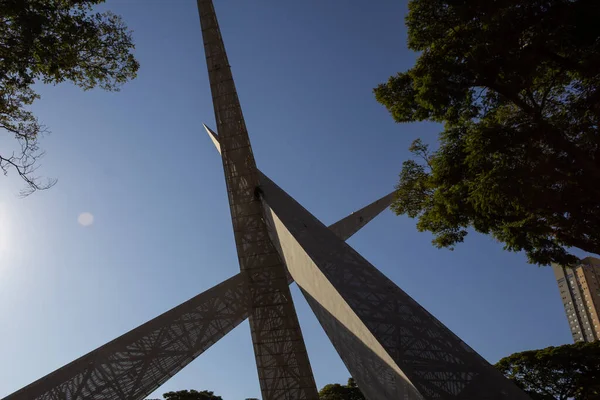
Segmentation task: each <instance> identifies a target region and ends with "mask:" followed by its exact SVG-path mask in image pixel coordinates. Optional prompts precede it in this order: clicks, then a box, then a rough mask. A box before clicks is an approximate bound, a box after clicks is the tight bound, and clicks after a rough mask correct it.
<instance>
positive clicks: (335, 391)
mask: <svg viewBox="0 0 600 400" xmlns="http://www.w3.org/2000/svg"><path fill="white" fill-rule="evenodd" d="M319 399H320V400H365V396H363V394H362V392H361V391H360V389H359V388H358V386H357V385H356V382H354V379H352V378H350V379H348V384H347V385H340V384H339V383H330V384H328V385H325V386H323V389H321V390H320V391H319Z"/></svg>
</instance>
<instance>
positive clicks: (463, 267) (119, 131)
mask: <svg viewBox="0 0 600 400" xmlns="http://www.w3.org/2000/svg"><path fill="white" fill-rule="evenodd" d="M215 3H216V4H215V7H216V10H217V14H218V16H219V20H220V23H221V30H222V33H223V36H224V39H225V43H226V46H227V51H228V53H229V59H230V63H231V65H232V69H233V73H234V77H235V79H236V82H237V88H238V90H239V94H240V98H241V101H242V106H243V109H244V113H245V117H246V122H247V125H248V128H249V132H250V137H251V140H252V144H253V146H254V152H255V155H256V159H257V163H258V165H259V167H260V168H261V169H262V170H263V171H264V172H265V173H267V174H268V175H269V176H270V177H271V178H272V179H274V180H275V181H276V182H277V183H278V184H279V185H280V186H282V187H283V188H284V189H285V190H286V191H288V193H290V194H291V195H293V196H295V197H296V199H297V200H298V201H300V202H301V203H302V204H303V205H304V206H305V207H306V208H307V209H308V210H310V211H311V212H312V213H313V214H314V215H316V216H317V217H318V218H320V219H321V220H322V221H323V222H324V223H326V224H329V223H332V222H334V221H336V220H337V219H339V218H341V217H343V216H345V215H346V214H348V213H350V212H351V211H353V210H355V209H357V208H360V207H362V206H364V205H365V204H367V203H370V202H371V201H373V200H375V199H376V198H378V197H380V196H382V195H384V194H386V193H388V192H389V191H390V190H391V189H392V188H393V187H394V185H395V183H396V181H397V176H398V172H399V171H400V168H401V164H402V161H403V160H405V159H406V158H407V157H408V152H407V148H408V146H409V145H410V142H411V141H412V140H414V139H416V138H418V137H421V138H423V139H424V140H425V141H428V142H430V143H435V140H436V134H437V132H438V131H439V127H438V126H436V125H434V124H427V123H420V124H407V125H398V124H395V123H394V122H393V121H392V118H391V117H390V116H389V114H388V113H387V111H386V110H385V108H384V107H383V106H381V105H379V104H378V103H377V102H376V101H375V100H374V97H373V94H372V89H373V87H375V86H376V85H377V84H378V83H380V82H383V81H385V80H386V79H387V78H388V76H389V75H392V74H394V73H395V72H397V71H400V70H405V69H407V68H410V67H411V65H412V64H413V63H414V61H415V54H414V53H412V52H411V51H409V50H407V48H406V29H405V27H404V23H403V22H404V15H405V14H406V11H407V6H406V2H405V1H396V0H393V1H392V0H385V1H384V0H380V1H370V2H366V1H362V0H327V1H322V0H305V1H265V0H260V1H259V0H253V1H248V0H227V1H225V0H215ZM103 8H108V9H111V10H112V11H114V12H115V13H117V14H121V15H122V16H123V18H124V19H125V21H126V22H127V24H128V25H129V26H130V28H131V29H133V30H134V38H135V42H136V45H137V48H136V55H137V57H138V59H139V61H140V63H141V69H140V72H139V77H138V78H137V79H136V80H135V81H133V82H131V83H129V84H127V85H126V86H125V87H124V88H123V90H122V91H121V92H120V93H105V92H102V91H99V90H98V91H90V92H83V91H81V90H80V89H78V88H75V87H73V86H71V85H69V84H62V85H59V86H56V87H46V86H43V87H40V88H39V90H40V93H41V94H42V99H41V100H40V101H38V102H37V103H36V104H35V107H34V108H35V112H36V113H37V115H38V116H39V118H40V120H41V121H42V122H43V123H44V124H46V125H47V126H48V128H49V129H50V130H51V131H52V134H51V135H49V136H47V137H45V138H44V139H43V141H42V146H43V147H44V149H45V150H46V151H47V155H46V157H45V158H44V160H43V163H42V164H43V165H42V167H41V168H40V170H39V172H40V173H41V174H43V175H46V176H51V177H56V178H58V184H57V185H56V186H55V187H54V188H53V189H51V190H48V191H45V192H39V193H36V194H34V195H32V196H30V197H28V198H25V199H19V198H18V197H17V193H18V190H19V188H20V187H21V183H20V182H19V181H18V180H17V179H16V178H14V174H13V176H12V177H9V178H0V179H2V183H1V184H0V359H1V360H2V362H0V397H3V396H5V395H8V394H9V393H12V392H13V391H15V390H17V389H19V388H21V387H22V386H24V385H26V384H28V383H30V382H31V381H33V380H35V379H37V378H39V377H41V376H43V375H45V374H46V373H49V372H51V371H52V370H54V369H56V368H58V367H60V366H62V365H63V364H65V363H67V362H69V361H71V360H73V359H75V358H77V357H79V356H80V355H83V354H84V353H86V352H88V351H90V350H92V349H94V348H96V347H97V346H99V345H101V344H104V343H105V342H107V341H109V340H111V339H113V338H114V337H116V336H118V335H120V334H122V333H124V332H126V331H127V330H129V329H131V328H134V327H136V326H137V325H139V324H141V323H143V322H145V321H147V320H148V319H151V318H153V317H155V316H156V315H158V314H160V313H162V312H163V311H166V310H167V309H169V308H171V307H173V306H176V305H178V304H179V303H181V302H182V301H185V300H187V299H188V298H190V297H192V296H194V295H196V294H198V293H200V292H202V291H204V290H206V289H208V288H210V287H212V286H214V285H215V284H217V283H219V282H221V281H222V280H223V279H226V278H228V277H230V276H232V275H234V274H235V273H236V272H237V271H238V268H239V267H238V265H237V259H236V255H235V246H234V241H233V234H232V229H231V222H230V216H229V209H228V204H227V197H226V193H225V183H224V179H223V172H222V166H221V161H220V160H219V156H218V154H217V153H216V151H215V149H214V148H213V145H212V143H211V142H210V140H209V139H208V137H207V136H206V134H205V133H204V131H203V130H202V125H201V123H202V122H206V123H207V124H208V125H209V126H212V127H214V125H215V124H214V116H213V108H212V104H211V99H210V90H209V86H208V77H207V73H206V66H205V61H204V53H203V48H202V38H201V32H200V27H199V20H198V14H197V11H196V3H195V1H193V0H171V1H166V0H165V1H159V0H128V1H116V0H112V1H111V0H109V1H108V2H107V4H106V5H105V6H103ZM4 140H6V139H4ZM3 143H5V142H3ZM84 212H88V213H91V214H92V215H93V217H94V220H93V223H92V224H91V225H89V226H82V225H81V224H79V223H78V217H79V215H80V214H81V213H84ZM88 222H89V221H88ZM430 241H431V236H430V234H428V233H418V232H417V231H416V229H415V221H413V220H411V219H409V218H407V217H397V216H395V215H393V214H392V213H391V212H390V211H386V212H384V213H383V214H381V215H380V216H379V217H378V218H377V219H376V220H374V221H373V222H372V223H370V224H369V225H367V227H365V228H364V229H363V230H362V231H361V232H360V233H359V234H357V235H356V236H355V237H353V238H352V239H351V240H350V244H351V245H353V246H354V247H355V248H356V249H357V250H358V251H359V252H360V253H361V254H363V255H364V256H365V257H366V258H367V259H368V260H369V261H371V262H372V263H373V264H374V265H375V266H377V267H378V268H380V269H381V270H382V271H383V272H384V273H385V274H387V275H388V276H389V277H390V278H391V279H392V280H393V281H394V282H396V283H397V284H398V285H399V286H400V287H401V288H403V289H404V290H405V291H407V292H408V293H409V294H410V295H412V296H413V297H414V298H415V299H416V300H417V301H418V302H420V303H421V304H422V305H423V306H424V307H426V308H427V309H428V310H429V311H430V312H432V313H433V314H434V315H435V316H436V317H438V318H439V319H440V320H441V321H442V322H444V323H445V324H446V325H447V326H448V327H449V328H450V329H452V330H453V331H454V332H455V333H456V334H458V335H459V336H460V337H461V338H462V339H463V340H465V341H466V342H467V343H468V344H470V345H471V346H472V347H474V348H475V349H476V350H477V351H479V352H480V353H481V354H482V355H483V356H484V357H485V358H487V359H488V360H489V361H490V362H495V361H497V360H498V359H499V358H501V357H504V356H506V355H509V354H511V353H513V352H517V351H521V350H527V349H533V348H542V347H546V346H550V345H560V344H563V343H570V342H571V335H570V332H569V328H568V324H567V322H566V319H565V316H564V312H563V309H562V305H561V302H560V297H559V296H558V289H557V287H556V284H555V281H554V278H553V274H552V271H551V269H549V268H538V267H536V266H532V265H528V264H527V263H526V260H525V256H524V255H523V254H515V253H508V252H504V251H503V250H502V246H501V245H500V244H498V243H496V242H495V241H494V240H492V239H491V238H489V237H485V236H482V235H478V234H472V235H469V237H468V238H467V241H466V243H464V244H463V245H460V246H458V248H457V249H456V250H455V251H454V252H451V251H448V250H438V249H436V248H434V247H432V246H431V244H430ZM293 295H294V300H295V302H296V306H297V308H298V313H299V318H300V322H301V325H302V327H303V332H304V336H305V340H306V344H307V348H308V352H309V356H310V359H311V363H312V366H313V370H314V373H315V378H316V381H317V384H318V386H319V387H322V386H323V385H325V384H327V383H331V382H345V381H346V379H347V378H348V376H349V374H348V372H347V370H346V369H345V367H344V365H343V364H342V362H341V361H340V360H339V358H338V356H337V354H336V353H335V350H334V349H333V347H332V346H331V344H330V343H329V341H328V339H327V337H326V336H325V334H324V332H323V330H322V329H321V328H320V326H319V325H318V323H317V320H316V318H315V317H314V316H313V315H312V314H311V311H310V309H309V307H308V306H307V304H306V303H305V301H304V299H303V298H302V296H301V295H299V291H298V290H297V288H295V287H294V288H293ZM179 389H198V390H204V389H207V390H213V391H215V393H217V394H219V395H221V396H223V398H224V399H225V400H234V399H244V398H246V397H260V390H259V385H258V379H257V374H256V369H255V364H254V357H253V354H252V347H251V341H250V332H249V327H248V324H247V323H243V324H242V325H241V326H239V327H238V328H237V329H236V330H235V331H233V332H232V333H231V334H230V335H228V336H227V337H225V338H224V339H223V340H221V341H220V342H219V343H217V344H216V345H214V346H213V347H212V348H211V349H209V350H208V351H207V352H206V353H204V354H203V355H202V356H201V357H199V358H198V359H197V360H196V361H194V362H193V363H192V364H190V365H189V366H188V367H186V368H185V369H184V370H183V371H182V372H181V373H179V374H178V375H176V376H175V377H174V378H172V379H171V380H170V381H168V382H167V383H166V384H165V385H164V386H163V387H162V388H160V389H159V390H158V391H157V392H156V393H155V394H154V395H153V396H149V397H159V395H160V394H162V393H164V392H166V391H170V390H179Z"/></svg>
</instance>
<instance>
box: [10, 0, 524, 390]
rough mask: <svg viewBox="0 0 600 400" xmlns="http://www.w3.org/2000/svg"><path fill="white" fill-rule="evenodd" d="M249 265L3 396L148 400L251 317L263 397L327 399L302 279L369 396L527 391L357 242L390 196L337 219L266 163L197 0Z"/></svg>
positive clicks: (242, 258)
mask: <svg viewBox="0 0 600 400" xmlns="http://www.w3.org/2000/svg"><path fill="white" fill-rule="evenodd" d="M198 10H199V15H200V25H201V28H202V37H203V39H204V52H205V55H206V63H207V67H208V75H209V81H210V87H211V92H212V99H213V105H214V112H215V121H216V128H217V132H218V134H217V133H215V132H214V131H212V130H211V129H209V128H208V127H206V126H204V128H205V130H206V132H207V133H208V135H209V137H210V138H211V139H212V141H213V142H214V144H215V146H216V148H217V150H218V151H219V153H220V155H221V160H222V163H223V169H224V172H225V181H226V187H227V195H228V199H229V205H230V209H231V219H232V223H233V230H234V237H235V245H236V249H237V254H238V260H239V266H240V272H239V273H238V274H237V275H235V276H233V277H231V278H229V279H228V280H226V281H224V282H222V283H220V284H218V285H216V286H214V287H213V288H211V289H209V290H207V291H205V292H203V293H201V294H199V295H197V296H196V297H194V298H192V299H190V300H188V301H186V302H184V303H183V304H181V305H179V306H177V307H175V308H173V309H171V310H169V311H167V312H165V313H164V314H162V315H159V316H158V317H156V318H154V319H152V320H150V321H148V322H146V323H145V324H143V325H141V326H139V327H137V328H135V329H133V330H131V331H129V332H127V333H125V334H124V335H122V336H120V337H118V338H116V339H114V340H113V341H111V342H109V343H107V344H105V345H103V346H101V347H99V348H97V349H96V350H93V351H91V352H90V353H88V354H86V355H84V356H82V357H80V358H78V359H76V360H75V361H73V362H71V363H69V364H67V365H65V366H64V367H62V368H60V369H58V370H56V371H54V372H51V373H50V374H48V375H46V376H45V377H43V378H40V379H39V380H37V381H35V382H33V383H31V384H30V385H28V386H26V387H24V388H23V389H21V390H19V391H17V392H15V393H13V394H11V395H9V396H8V397H6V398H5V399H4V400H80V399H82V400H83V399H94V400H142V399H144V398H145V397H146V396H147V395H149V394H150V393H152V392H153V391H155V390H156V389H157V388H159V387H160V386H161V385H162V384H163V383H164V382H166V381H167V380H168V379H169V378H171V377H172V376H173V375H175V374H176V373H177V372H179V371H180V370H181V369H182V368H184V367H185V366H186V365H188V364H189V363H190V362H191V361H193V360H194V359H195V358H196V357H198V356H199V355H200V354H202V353H203V352H204V351H205V350H207V349H208V348H209V347H210V346H212V345H213V344H214V343H216V342H217V341H218V340H219V339H221V338H222V337H223V336H225V335H226V334H227V333H228V332H229V331H231V330H232V329H233V328H235V327H236V326H237V325H239V324H240V323H241V322H242V321H244V320H245V319H246V318H248V320H249V323H250V330H251V336H252V343H253V347H254V354H255V359H256V366H257V370H258V377H259V382H260V388H261V392H262V397H263V399H264V400H300V399H307V400H317V399H318V394H317V388H316V385H315V380H314V378H313V373H312V369H311V366H310V361H309V357H308V353H307V351H306V347H305V344H304V339H303V337H302V331H301V329H300V325H299V323H298V318H297V315H296V311H295V308H294V302H293V300H292V297H291V294H290V289H289V285H290V284H291V283H292V282H295V283H296V284H297V285H298V287H299V288H300V290H301V292H302V294H303V295H304V297H305V299H306V301H307V302H308V304H309V305H310V307H311V309H312V311H313V312H314V313H315V315H316V317H317V319H318V320H319V322H320V323H321V325H322V327H323V329H324V330H325V332H326V334H327V336H328V337H329V339H330V340H331V342H332V344H333V345H334V347H335V349H336V350H337V352H338V354H339V355H340V357H341V359H342V360H343V362H344V364H345V365H346V367H347V368H348V370H349V371H350V373H351V374H352V376H353V377H354V379H355V380H356V382H357V383H358V385H359V387H360V389H361V390H362V392H363V393H364V394H365V396H366V397H367V398H368V399H369V400H388V399H389V400H391V399H402V400H408V399H410V400H416V399H428V400H429V399H443V400H446V399H448V400H449V399H455V400H458V399H460V400H527V399H529V397H528V396H527V395H525V394H524V393H523V392H522V391H521V390H520V389H518V388H517V387H516V386H515V385H513V384H512V383H511V382H510V381H508V380H507V379H505V378H504V376H503V375H502V374H501V373H500V372H498V371H497V370H496V369H494V368H493V367H492V366H491V365H490V364H489V363H488V362H487V361H485V360H484V359H483V358H482V357H481V356H479V355H478V354H477V353H476V352H475V351H474V350H473V349H471V348H470V347H469V346H467V345H466V344H465V343H464V342H463V341H462V340H460V339H459V338H458V337H457V336H456V335H454V334H453V333H452V332H451V331H450V330H449V329H448V328H446V327H445V326H444V325H443V324H442V323H441V322H440V321H438V320H437V319H436V318H435V317H433V316H432V315H431V314H430V313H428V312H427V311H426V310H425V309H424V308H423V307H421V306H420V305H419V304H418V303H417V302H416V301H415V300H413V299H412V298H411V297H410V296H408V295H407V294H406V293H405V292H404V291H402V289H400V288H399V287H398V286H397V285H396V284H395V283H394V282H392V281H391V280H390V279H388V278H387V277H386V276H385V275H383V274H382V273H381V272H380V271H379V270H378V269H377V268H375V267H374V266H373V265H371V264H370V263H369V262H368V261H367V260H366V259H364V258H363V257H362V256H361V255H360V254H358V253H357V252H356V251H355V250H354V249H353V248H352V247H350V246H349V245H348V244H347V243H346V240H347V239H348V238H349V237H351V236H352V235H353V234H354V233H356V232H357V231H358V230H359V229H361V228H362V227H363V226H364V225H365V224H367V223H368V222H369V221H370V220H372V219H373V218H374V217H375V216H377V215H378V214H379V213H380V212H381V211H383V210H384V209H385V208H387V207H388V206H389V204H390V202H391V200H392V194H389V195H386V196H384V197H382V198H381V199H379V200H377V201H375V202H374V203H372V204H369V205H368V206H366V207H364V208H362V209H360V210H358V211H357V212H355V213H352V214H350V215H349V216H348V217H346V218H344V219H342V220H340V221H338V222H337V223H335V224H333V225H331V226H329V227H327V226H325V225H323V223H321V222H320V221H319V220H318V219H317V218H316V217H314V216H313V215H312V214H311V213H310V212H309V211H308V210H306V209H305V208H303V207H302V205H300V204H299V203H298V202H297V201H296V200H294V199H293V198H292V197H291V196H290V195H289V194H287V193H286V192H285V191H284V190H283V189H281V188H280V187H279V186H277V185H276V184H275V183H274V182H273V181H271V180H270V179H269V178H268V177H267V176H266V175H265V174H263V173H262V172H261V171H260V170H259V169H258V168H257V166H256V162H255V160H254V155H253V152H252V147H251V145H250V139H249V136H248V131H247V129H246V124H245V122H244V117H243V115H242V109H241V106H240V102H239V99H238V95H237V91H236V88H235V84H234V81H233V76H232V74H231V68H230V65H229V62H228V59H227V54H226V52H225V46H224V44H223V40H222V37H221V33H220V30H219V25H218V22H217V18H216V14H215V10H214V6H213V3H212V0H198Z"/></svg>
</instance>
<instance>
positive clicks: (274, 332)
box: [198, 0, 319, 400]
mask: <svg viewBox="0 0 600 400" xmlns="http://www.w3.org/2000/svg"><path fill="white" fill-rule="evenodd" d="M198 11H199V14H200V25H201V27H202V38H203V41H204V53H205V56H206V65H207V69H208V77H209V82H210V89H211V93H212V100H213V107H214V111H215V121H216V123H217V131H218V132H219V138H220V141H221V152H222V157H221V159H222V161H223V170H224V172H225V184H226V187H227V193H228V199H229V205H230V211H231V220H232V222H233V233H234V238H235V243H236V247H237V254H238V260H239V265H240V270H241V273H242V275H243V276H244V278H245V279H246V280H247V282H248V302H249V303H248V309H249V318H248V320H249V322H250V332H251V336H252V345H253V347H254V356H255V359H256V367H257V370H258V379H259V383H260V388H261V392H262V397H263V399H264V400H275V399H284V398H290V399H306V400H318V397H319V396H318V393H317V386H316V383H315V379H314V377H313V373H312V368H311V366H310V361H309V359H308V354H307V352H306V346H305V344H304V338H303V336H302V330H301V329H300V323H299V322H298V316H297V314H296V308H295V307H294V302H293V299H292V295H291V292H290V288H289V285H288V277H287V270H286V268H285V265H284V264H283V262H282V261H281V258H280V256H279V254H278V253H277V251H276V250H275V247H274V246H273V243H272V242H271V240H270V237H269V232H268V227H267V225H266V223H265V218H264V211H263V208H262V205H261V201H260V192H259V185H260V182H259V180H258V169H257V168H256V162H255V160H254V154H253V152H252V147H251V145H250V138H249V136H248V130H247V128H246V124H245V122H244V117H243V114H242V108H241V105H240V102H239V97H238V94H237V90H236V88H235V83H234V81H233V76H232V74H231V68H230V66H229V61H228V58H227V53H226V51H225V45H224V44H223V39H222V37H221V32H220V29H219V24H218V21H217V17H216V14H215V10H214V6H213V3H212V0H198Z"/></svg>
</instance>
